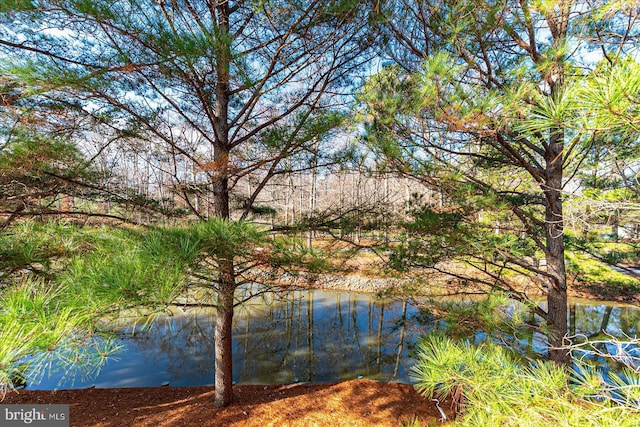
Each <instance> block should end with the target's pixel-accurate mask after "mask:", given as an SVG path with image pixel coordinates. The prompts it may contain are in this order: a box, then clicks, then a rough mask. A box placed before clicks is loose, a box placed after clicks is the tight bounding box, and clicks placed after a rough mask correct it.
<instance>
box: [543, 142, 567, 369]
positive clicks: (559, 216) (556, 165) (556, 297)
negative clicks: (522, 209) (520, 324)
mask: <svg viewBox="0 0 640 427" xmlns="http://www.w3.org/2000/svg"><path fill="white" fill-rule="evenodd" d="M563 150H564V134H563V132H561V131H559V130H557V131H555V132H554V133H553V135H552V137H551V138H550V141H549V148H548V150H547V155H546V157H547V159H546V171H545V172H546V182H545V189H544V194H545V198H546V208H545V234H546V236H545V237H546V246H547V253H546V257H547V271H548V272H549V273H551V275H552V278H551V279H550V280H549V281H548V289H547V305H548V308H547V322H548V324H549V326H550V333H549V359H550V360H552V361H554V362H557V363H560V364H568V363H569V360H570V358H569V355H568V353H567V350H566V349H562V346H563V345H564V338H565V335H566V334H567V315H568V310H567V271H566V266H565V260H564V250H565V245H564V222H563V212H562V177H563V167H562V162H563V159H564V156H563Z"/></svg>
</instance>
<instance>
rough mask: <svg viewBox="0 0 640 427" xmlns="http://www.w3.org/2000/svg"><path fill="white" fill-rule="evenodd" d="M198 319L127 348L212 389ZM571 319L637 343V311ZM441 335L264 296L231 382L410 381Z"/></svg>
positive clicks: (393, 310) (372, 302) (585, 308)
mask: <svg viewBox="0 0 640 427" xmlns="http://www.w3.org/2000/svg"><path fill="white" fill-rule="evenodd" d="M198 313H199V314H194V312H191V313H188V314H186V315H184V316H175V317H169V318H167V319H164V320H161V321H159V322H157V323H155V324H153V326H152V327H151V328H150V329H149V331H148V332H146V333H145V334H143V335H137V336H136V338H135V339H132V340H130V341H129V344H130V345H131V346H136V347H138V348H139V349H140V350H144V351H143V352H142V351H141V354H144V356H143V357H145V358H146V359H145V360H144V362H143V363H145V364H153V365H155V366H159V367H160V366H161V367H162V368H164V369H166V370H167V371H168V372H169V374H170V375H171V381H177V380H180V379H186V380H189V381H193V382H194V383H200V384H201V383H211V382H212V381H213V371H212V367H211V364H210V360H211V357H212V355H213V351H214V346H213V324H214V316H213V315H212V314H210V313H209V314H207V313H203V312H198ZM569 317H570V319H569V330H570V331H571V332H575V333H579V334H585V335H587V336H595V335H593V334H597V333H598V332H599V331H600V330H604V331H606V332H607V333H610V334H613V335H617V336H623V335H624V334H626V335H628V336H635V335H636V334H637V331H638V326H639V325H640V311H639V310H637V309H634V308H630V307H625V308H622V307H617V306H606V305H598V306H594V305H589V304H572V305H571V306H570V316H569ZM440 326H441V325H440ZM438 327H439V326H438V325H434V318H433V317H432V316H430V315H429V314H428V313H425V312H422V311H419V310H417V309H416V308H415V307H414V306H413V304H411V303H410V302H403V301H390V300H378V299H375V298H373V297H370V296H367V295H358V294H340V293H330V292H320V291H301V292H292V293H289V294H287V295H286V297H284V298H281V297H276V296H265V299H264V301H263V302H262V303H254V304H249V305H248V306H247V308H246V309H245V308H243V309H241V310H239V311H238V312H237V313H236V317H235V322H234V343H233V346H234V366H235V373H234V380H236V381H237V382H240V383H290V382H296V381H332V380H339V379H348V378H354V377H356V376H358V375H363V376H366V377H370V378H376V379H383V380H390V379H394V378H396V379H399V380H407V379H408V378H407V368H408V366H407V365H409V364H410V363H411V361H410V359H409V356H408V354H410V353H411V351H412V344H413V343H414V342H415V341H416V340H417V339H418V338H419V337H420V336H421V335H424V334H426V333H428V332H429V331H431V330H433V329H437V328H438ZM470 338H473V337H470ZM476 338H477V337H476ZM485 338H486V337H485ZM524 344H525V345H526V342H525V343H524ZM603 348H604V349H606V348H605V347H603ZM203 380H204V381H203Z"/></svg>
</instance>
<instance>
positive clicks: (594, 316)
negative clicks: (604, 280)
mask: <svg viewBox="0 0 640 427" xmlns="http://www.w3.org/2000/svg"><path fill="white" fill-rule="evenodd" d="M639 325H640V310H638V309H636V308H633V307H621V306H614V305H604V304H603V305H591V304H579V303H575V304H570V306H569V332H570V334H571V335H573V336H576V338H575V340H576V341H577V342H579V341H580V340H581V339H588V340H590V341H601V342H599V343H598V344H596V345H595V348H596V349H597V350H598V351H599V352H600V353H601V354H602V355H614V356H615V355H616V354H617V352H618V350H619V349H618V347H617V346H616V345H615V344H612V343H607V342H606V340H608V339H609V338H611V337H616V338H620V339H622V340H623V341H624V340H625V338H627V337H636V336H637V335H638V326H639ZM634 349H635V347H628V348H627V350H631V351H637V349H635V350H634ZM592 362H595V363H596V364H598V365H604V366H606V367H607V368H609V369H618V368H620V367H621V365H620V364H618V363H615V362H613V361H612V359H611V358H609V357H602V356H596V357H595V358H594V359H592Z"/></svg>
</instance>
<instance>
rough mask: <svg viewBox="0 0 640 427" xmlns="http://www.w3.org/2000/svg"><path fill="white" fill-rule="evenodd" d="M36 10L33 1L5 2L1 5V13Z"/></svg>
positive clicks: (14, 0)
mask: <svg viewBox="0 0 640 427" xmlns="http://www.w3.org/2000/svg"><path fill="white" fill-rule="evenodd" d="M34 9H35V4H34V1H33V0H4V1H2V2H1V3H0V13H9V12H22V11H26V10H34Z"/></svg>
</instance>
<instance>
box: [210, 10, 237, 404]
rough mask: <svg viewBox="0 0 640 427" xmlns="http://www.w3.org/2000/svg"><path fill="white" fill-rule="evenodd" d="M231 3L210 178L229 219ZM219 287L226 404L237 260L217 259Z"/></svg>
mask: <svg viewBox="0 0 640 427" xmlns="http://www.w3.org/2000/svg"><path fill="white" fill-rule="evenodd" d="M229 14H230V8H229V2H220V3H217V5H216V16H217V19H218V31H219V32H220V33H221V34H222V35H223V37H222V38H221V40H219V43H221V46H219V55H218V56H217V58H216V72H217V74H218V81H217V84H216V97H215V100H216V104H215V120H214V132H215V137H216V139H215V144H214V147H213V159H214V164H215V165H216V170H214V174H213V176H212V177H211V179H212V184H213V185H212V187H213V199H214V200H213V206H214V209H215V215H216V216H217V217H218V218H221V219H226V220H228V219H229V218H230V216H231V212H230V208H229V152H230V150H231V145H230V143H229V102H230V97H231V95H230V94H231V91H230V75H229V70H230V65H229V64H230V63H231V59H232V56H231V46H230V44H229V42H228V41H226V40H224V35H225V34H226V35H228V34H229ZM218 267H219V271H218V274H219V276H218V288H217V297H218V300H217V309H216V325H215V326H216V327H215V332H214V339H215V343H214V344H215V347H214V349H215V382H214V387H215V398H214V405H215V406H216V407H222V406H227V405H229V404H230V403H231V402H232V401H233V383H232V379H233V357H232V338H233V337H232V324H233V294H234V291H235V289H236V282H235V273H234V260H233V258H231V259H225V258H222V259H218Z"/></svg>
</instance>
